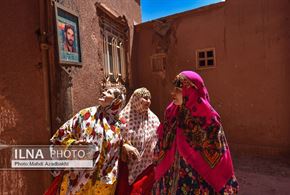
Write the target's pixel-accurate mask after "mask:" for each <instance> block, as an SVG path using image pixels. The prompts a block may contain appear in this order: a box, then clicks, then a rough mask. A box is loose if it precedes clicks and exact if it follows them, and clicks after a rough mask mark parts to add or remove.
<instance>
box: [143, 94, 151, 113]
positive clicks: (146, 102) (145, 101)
mask: <svg viewBox="0 0 290 195" xmlns="http://www.w3.org/2000/svg"><path fill="white" fill-rule="evenodd" d="M150 105H151V99H150V97H148V96H145V97H142V98H141V106H142V109H144V110H147V109H149V107H150Z"/></svg>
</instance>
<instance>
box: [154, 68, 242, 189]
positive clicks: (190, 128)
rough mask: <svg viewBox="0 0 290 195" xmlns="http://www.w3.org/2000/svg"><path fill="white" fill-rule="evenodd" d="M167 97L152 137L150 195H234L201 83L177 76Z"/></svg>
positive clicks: (186, 74)
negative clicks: (169, 98)
mask: <svg viewBox="0 0 290 195" xmlns="http://www.w3.org/2000/svg"><path fill="white" fill-rule="evenodd" d="M172 97H173V101H172V103H171V104H170V105H169V106H168V107H167V109H166V111H165V121H164V123H163V124H162V125H160V126H159V128H158V131H157V133H158V137H159V140H158V143H157V147H156V149H155V153H156V158H157V159H156V160H157V166H156V168H155V180H156V183H155V185H154V188H153V191H154V194H237V192H238V183H237V180H236V178H235V176H234V170H233V165H232V159H231V155H230V151H229V147H228V144H227V142H226V139H225V135H224V131H223V128H222V125H221V120H220V116H219V114H218V113H217V112H216V111H215V110H214V109H213V107H212V106H211V105H210V100H209V95H208V92H207V89H206V88H205V85H204V82H203V80H202V78H201V77H200V76H199V75H198V74H197V73H195V72H193V71H183V72H181V73H180V74H178V75H177V76H176V78H175V81H174V90H173V91H172Z"/></svg>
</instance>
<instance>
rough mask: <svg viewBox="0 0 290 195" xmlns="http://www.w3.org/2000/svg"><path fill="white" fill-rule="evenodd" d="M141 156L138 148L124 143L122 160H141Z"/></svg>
mask: <svg viewBox="0 0 290 195" xmlns="http://www.w3.org/2000/svg"><path fill="white" fill-rule="evenodd" d="M140 158H141V156H140V153H139V152H138V150H137V149H136V148H135V147H133V146H131V145H129V144H123V148H122V160H123V161H125V162H126V161H128V160H136V159H137V160H140Z"/></svg>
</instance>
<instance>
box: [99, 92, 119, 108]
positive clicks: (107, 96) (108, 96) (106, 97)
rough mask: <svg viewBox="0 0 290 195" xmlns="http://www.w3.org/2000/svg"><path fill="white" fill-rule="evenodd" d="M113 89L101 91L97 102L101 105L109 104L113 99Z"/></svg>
mask: <svg viewBox="0 0 290 195" xmlns="http://www.w3.org/2000/svg"><path fill="white" fill-rule="evenodd" d="M114 98H115V97H114V93H113V89H107V90H106V91H104V92H103V93H102V96H101V97H100V98H99V104H100V105H101V106H102V107H106V106H109V105H110V104H111V103H112V102H113V100H114Z"/></svg>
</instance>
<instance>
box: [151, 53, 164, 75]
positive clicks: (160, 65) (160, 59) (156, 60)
mask: <svg viewBox="0 0 290 195" xmlns="http://www.w3.org/2000/svg"><path fill="white" fill-rule="evenodd" d="M165 65H166V54H164V53H159V54H154V55H152V56H151V67H152V71H153V72H162V71H164V70H165Z"/></svg>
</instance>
